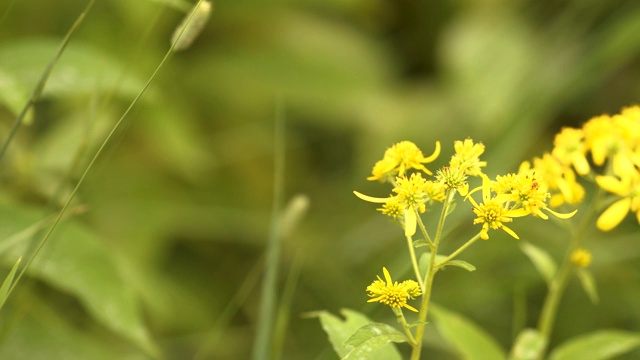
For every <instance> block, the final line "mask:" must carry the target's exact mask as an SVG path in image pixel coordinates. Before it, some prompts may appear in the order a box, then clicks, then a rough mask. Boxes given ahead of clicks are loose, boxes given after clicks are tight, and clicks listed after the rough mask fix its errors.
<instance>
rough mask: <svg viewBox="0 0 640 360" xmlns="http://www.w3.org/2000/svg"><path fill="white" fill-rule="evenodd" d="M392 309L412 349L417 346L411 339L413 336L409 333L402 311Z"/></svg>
mask: <svg viewBox="0 0 640 360" xmlns="http://www.w3.org/2000/svg"><path fill="white" fill-rule="evenodd" d="M392 309H393V312H394V313H395V314H396V318H397V319H398V322H399V323H400V324H401V325H402V328H403V329H404V333H405V334H406V335H407V338H408V339H409V344H410V345H411V346H413V347H415V346H417V343H416V339H415V338H414V337H413V334H412V333H411V328H410V327H409V324H407V320H406V319H405V318H404V314H403V313H402V309H400V308H392Z"/></svg>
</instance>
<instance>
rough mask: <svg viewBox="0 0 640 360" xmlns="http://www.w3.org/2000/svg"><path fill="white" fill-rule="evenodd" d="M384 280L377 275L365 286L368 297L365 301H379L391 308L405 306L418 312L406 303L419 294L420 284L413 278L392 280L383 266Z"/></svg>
mask: <svg viewBox="0 0 640 360" xmlns="http://www.w3.org/2000/svg"><path fill="white" fill-rule="evenodd" d="M382 272H383V273H384V278H385V280H382V279H381V278H380V276H378V279H377V280H374V281H373V283H372V284H371V285H369V286H367V292H368V293H369V297H371V298H372V299H369V300H368V301H367V302H379V303H382V304H385V305H389V306H390V307H392V308H398V309H399V308H403V307H404V308H407V309H409V310H411V311H415V312H418V310H416V309H415V308H414V307H413V306H411V305H409V304H407V299H413V298H414V297H417V296H420V294H421V291H420V286H419V285H418V283H417V282H415V281H413V280H406V281H403V282H401V283H398V282H397V281H396V282H393V281H392V280H391V275H390V274H389V271H388V270H387V268H385V267H383V268H382Z"/></svg>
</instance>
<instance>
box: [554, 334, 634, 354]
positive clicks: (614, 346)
mask: <svg viewBox="0 0 640 360" xmlns="http://www.w3.org/2000/svg"><path fill="white" fill-rule="evenodd" d="M639 346H640V334H639V333H637V332H629V331H620V330H600V331H596V332H594V333H591V334H587V335H582V336H579V337H576V338H574V339H572V340H569V341H568V342H566V343H564V344H562V345H560V346H559V347H557V348H556V349H555V350H554V351H553V352H552V353H551V355H550V356H549V359H550V360H578V359H593V360H607V359H613V358H615V357H616V356H620V355H623V354H626V353H628V352H629V351H631V350H633V349H635V348H637V347H639Z"/></svg>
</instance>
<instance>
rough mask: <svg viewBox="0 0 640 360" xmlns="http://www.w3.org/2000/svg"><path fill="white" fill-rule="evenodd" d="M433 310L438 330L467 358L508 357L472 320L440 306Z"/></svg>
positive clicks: (479, 359) (486, 359)
mask: <svg viewBox="0 0 640 360" xmlns="http://www.w3.org/2000/svg"><path fill="white" fill-rule="evenodd" d="M431 311H432V314H433V317H434V324H435V326H436V327H437V328H438V332H439V333H440V334H441V335H442V337H443V338H444V339H445V340H446V341H447V342H449V343H450V344H451V345H453V347H454V348H455V349H456V350H457V352H458V353H459V354H460V355H461V356H462V357H464V358H465V359H469V360H500V359H506V355H505V353H504V350H503V349H502V348H501V347H500V345H498V343H497V342H496V340H495V339H494V338H492V337H491V336H490V335H489V334H487V333H486V331H484V330H483V329H481V328H480V327H478V326H477V325H476V324H474V323H473V322H471V321H470V320H468V319H466V318H465V317H463V316H462V315H460V314H458V313H455V312H452V311H449V310H445V309H443V308H442V307H440V306H433V308H432V309H431Z"/></svg>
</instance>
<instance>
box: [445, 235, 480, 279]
mask: <svg viewBox="0 0 640 360" xmlns="http://www.w3.org/2000/svg"><path fill="white" fill-rule="evenodd" d="M478 239H480V233H478V234H476V236H474V237H472V238H471V239H469V241H467V242H466V243H465V244H464V245H462V246H460V247H459V248H458V250H456V251H454V252H453V253H451V255H449V256H447V258H446V259H444V260H442V261H441V262H440V263H438V264H437V265H436V270H437V269H440V268H441V267H443V266H445V265H446V264H447V263H448V262H449V261H451V260H453V259H454V258H455V257H456V256H458V255H460V253H461V252H463V251H464V250H465V249H466V248H468V247H469V246H471V244H473V243H474V242H476V241H477V240H478Z"/></svg>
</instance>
